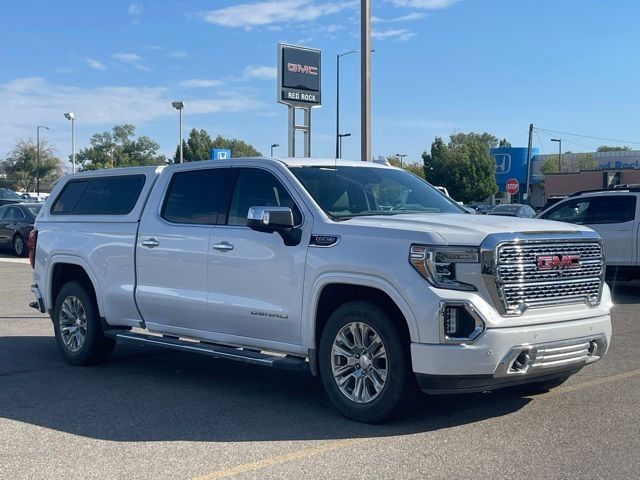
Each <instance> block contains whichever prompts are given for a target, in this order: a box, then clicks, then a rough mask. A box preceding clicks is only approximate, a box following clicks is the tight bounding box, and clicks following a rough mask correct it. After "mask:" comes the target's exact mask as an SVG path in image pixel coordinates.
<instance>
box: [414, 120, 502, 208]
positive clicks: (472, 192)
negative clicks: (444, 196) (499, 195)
mask: <svg viewBox="0 0 640 480" xmlns="http://www.w3.org/2000/svg"><path fill="white" fill-rule="evenodd" d="M497 144H498V139H497V138H496V137H494V136H493V135H491V134H489V133H482V134H477V133H455V134H453V135H451V136H450V141H449V143H448V144H445V143H444V141H443V140H442V138H440V137H436V139H435V140H434V141H433V143H432V144H431V151H430V152H426V151H425V152H424V153H423V154H422V160H423V163H424V173H425V177H426V179H427V180H428V181H429V182H430V183H432V184H433V185H441V186H444V187H446V188H447V190H448V191H449V194H450V195H451V196H452V197H453V198H455V199H456V200H459V201H462V202H471V201H473V200H484V199H485V198H487V197H489V196H491V195H493V194H494V193H496V192H497V191H498V187H497V185H496V180H495V173H496V165H495V162H494V161H493V159H492V158H491V157H490V156H489V148H491V147H494V146H495V145H497Z"/></svg>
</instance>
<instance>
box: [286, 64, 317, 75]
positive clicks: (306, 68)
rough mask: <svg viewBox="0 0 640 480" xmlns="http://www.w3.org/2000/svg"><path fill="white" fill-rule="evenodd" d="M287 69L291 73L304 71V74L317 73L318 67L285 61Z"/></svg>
mask: <svg viewBox="0 0 640 480" xmlns="http://www.w3.org/2000/svg"><path fill="white" fill-rule="evenodd" d="M287 70H289V71H290V72H292V73H304V74H306V75H318V67H312V66H310V65H300V64H299V63H287Z"/></svg>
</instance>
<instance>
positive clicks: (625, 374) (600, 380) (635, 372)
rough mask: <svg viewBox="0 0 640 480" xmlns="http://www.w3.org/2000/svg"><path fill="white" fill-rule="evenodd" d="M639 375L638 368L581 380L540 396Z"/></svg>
mask: <svg viewBox="0 0 640 480" xmlns="http://www.w3.org/2000/svg"><path fill="white" fill-rule="evenodd" d="M638 376H640V369H638V370H631V371H629V372H623V373H618V374H617V375H611V376H610V377H602V378H596V379H595V380H589V381H588V382H582V383H579V384H577V385H567V386H565V387H559V388H555V389H553V390H551V391H550V392H549V393H545V394H544V395H541V396H542V397H552V396H555V395H561V394H563V393H569V392H575V391H577V390H584V389H585V388H589V387H597V386H598V385H602V384H604V383H610V382H616V381H618V380H623V379H625V378H631V377H638Z"/></svg>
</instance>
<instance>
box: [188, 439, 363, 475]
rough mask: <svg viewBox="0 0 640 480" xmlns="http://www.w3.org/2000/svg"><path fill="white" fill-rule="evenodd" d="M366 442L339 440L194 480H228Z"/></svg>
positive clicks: (226, 469) (360, 440)
mask: <svg viewBox="0 0 640 480" xmlns="http://www.w3.org/2000/svg"><path fill="white" fill-rule="evenodd" d="M366 440H367V439H366V438H357V439H356V438H349V439H347V440H338V441H335V442H329V443H325V444H324V445H319V446H317V447H311V448H304V449H302V450H294V451H293V452H290V453H285V454H283V455H276V456H275V457H269V458H265V459H263V460H258V461H257V462H251V463H245V464H242V465H237V466H235V467H231V468H225V469H224V470H218V471H217V472H212V473H208V474H206V475H202V476H200V477H195V478H194V479H193V480H217V479H218V478H227V477H231V476H233V475H239V474H241V473H246V472H251V471H254V470H260V469H261V468H266V467H272V466H274V465H280V464H282V463H286V462H291V461H294V460H301V459H304V458H309V457H312V456H314V455H319V454H321V453H325V452H330V451H331V450H337V449H340V448H346V447H351V446H353V445H357V444H358V443H362V442H364V441H366Z"/></svg>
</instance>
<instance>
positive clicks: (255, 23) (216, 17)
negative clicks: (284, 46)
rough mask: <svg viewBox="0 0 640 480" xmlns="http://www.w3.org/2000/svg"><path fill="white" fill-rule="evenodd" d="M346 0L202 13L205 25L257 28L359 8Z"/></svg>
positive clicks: (288, 0) (286, 1) (290, 0)
mask: <svg viewBox="0 0 640 480" xmlns="http://www.w3.org/2000/svg"><path fill="white" fill-rule="evenodd" d="M359 3H360V2H359V1H354V0H346V1H338V2H324V3H319V2H316V1H313V0H279V1H276V0H271V1H262V2H256V3H241V4H239V5H233V6H230V7H225V8H220V9H217V10H209V11H206V12H202V13H201V14H200V15H201V16H202V18H203V19H204V21H205V22H208V23H212V24H214V25H221V26H225V27H244V28H251V27H260V26H266V25H271V24H274V23H284V22H305V21H312V20H316V19H318V18H320V17H324V16H327V15H332V14H335V13H339V12H341V11H343V10H345V9H348V8H351V7H355V6H357V5H359Z"/></svg>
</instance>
